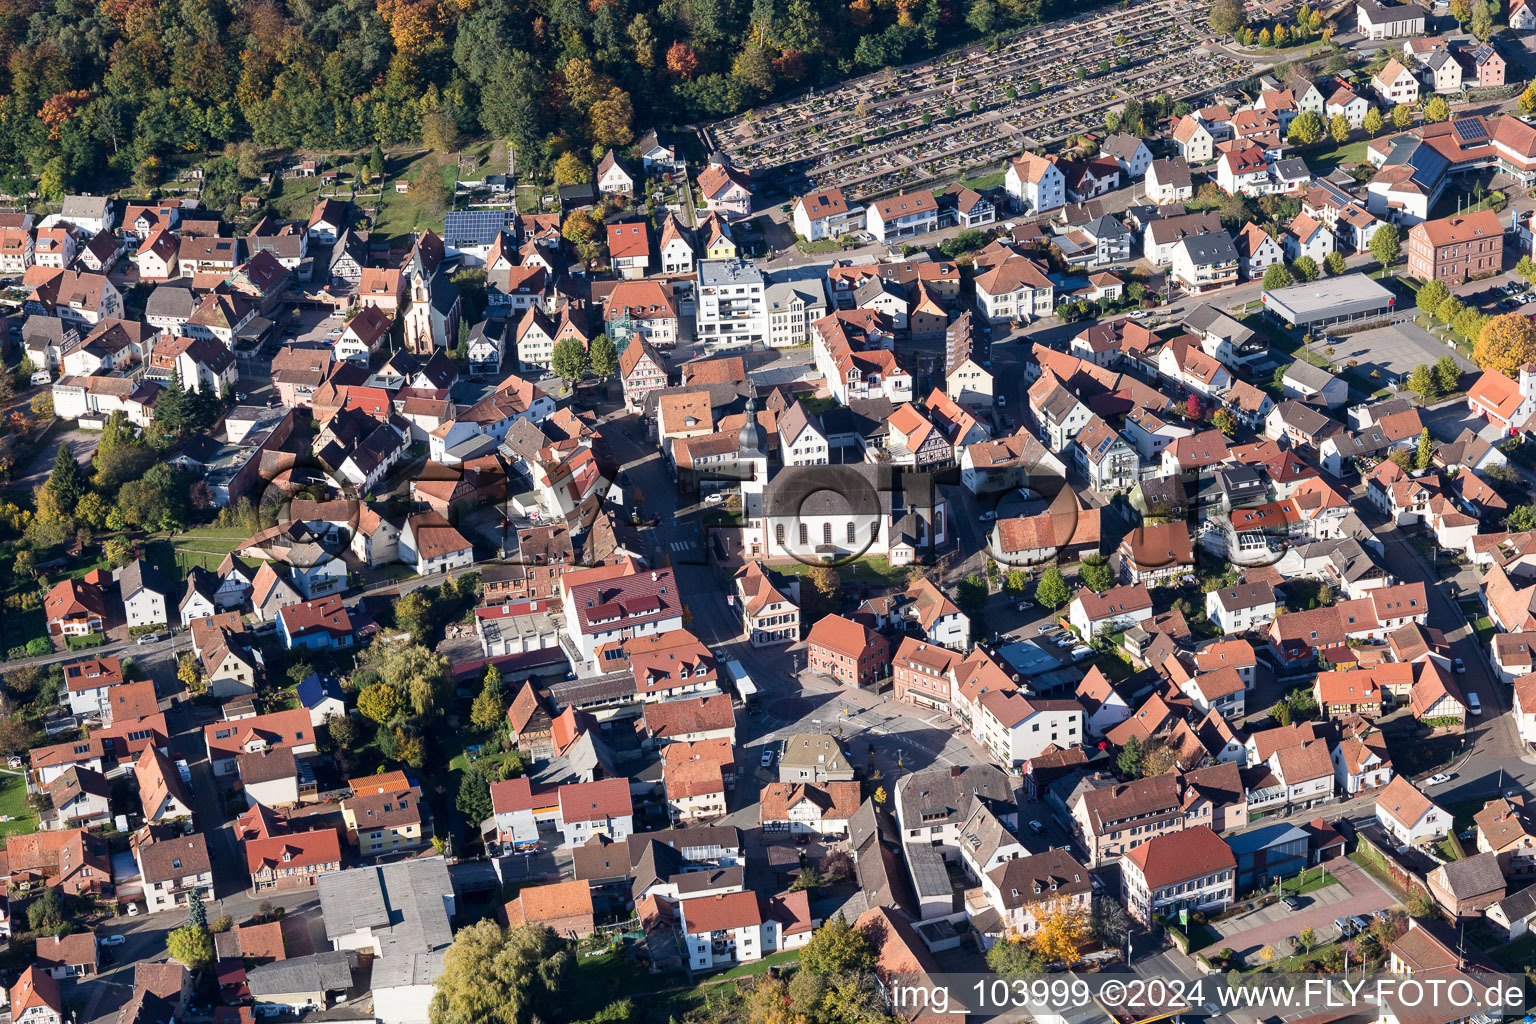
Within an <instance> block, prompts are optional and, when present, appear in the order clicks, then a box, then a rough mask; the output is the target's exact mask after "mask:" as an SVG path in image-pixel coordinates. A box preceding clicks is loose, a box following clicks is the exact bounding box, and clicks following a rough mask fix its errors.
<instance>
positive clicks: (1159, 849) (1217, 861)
mask: <svg viewBox="0 0 1536 1024" xmlns="http://www.w3.org/2000/svg"><path fill="white" fill-rule="evenodd" d="M1236 894H1237V858H1235V857H1233V856H1232V850H1231V848H1230V847H1228V846H1227V844H1226V843H1224V842H1222V839H1221V837H1220V836H1218V835H1217V834H1216V833H1215V832H1213V831H1211V828H1210V826H1209V825H1196V826H1194V827H1193V828H1186V829H1183V830H1181V831H1178V832H1171V833H1168V834H1167V835H1160V836H1154V837H1153V838H1151V839H1149V840H1147V841H1146V842H1145V843H1142V844H1141V845H1140V846H1138V847H1136V848H1135V849H1133V850H1131V851H1130V852H1129V853H1127V854H1126V855H1125V856H1124V857H1122V858H1121V859H1120V898H1121V901H1122V902H1124V903H1125V907H1126V909H1127V910H1129V911H1130V912H1131V916H1132V917H1134V918H1136V920H1138V921H1140V922H1142V923H1143V924H1147V925H1150V924H1152V923H1153V922H1154V921H1158V920H1165V919H1166V920H1172V919H1176V918H1177V917H1178V915H1179V913H1180V912H1181V911H1185V910H1204V911H1220V910H1224V909H1226V908H1227V907H1229V906H1231V905H1232V901H1233V898H1234V897H1235V896H1236Z"/></svg>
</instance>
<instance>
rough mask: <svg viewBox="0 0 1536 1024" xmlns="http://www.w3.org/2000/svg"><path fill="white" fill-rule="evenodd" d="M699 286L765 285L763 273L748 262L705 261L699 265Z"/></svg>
mask: <svg viewBox="0 0 1536 1024" xmlns="http://www.w3.org/2000/svg"><path fill="white" fill-rule="evenodd" d="M699 284H700V285H702V286H704V287H708V286H710V285H722V284H731V285H744V284H757V285H761V284H764V280H763V272H762V271H761V270H759V269H758V268H757V265H756V264H754V263H748V262H747V261H746V260H705V261H703V262H702V263H700V264H699Z"/></svg>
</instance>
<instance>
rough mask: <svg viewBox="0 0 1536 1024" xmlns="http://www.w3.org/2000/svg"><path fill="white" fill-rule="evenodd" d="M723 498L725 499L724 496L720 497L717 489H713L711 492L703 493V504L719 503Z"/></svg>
mask: <svg viewBox="0 0 1536 1024" xmlns="http://www.w3.org/2000/svg"><path fill="white" fill-rule="evenodd" d="M724 500H725V498H723V497H721V495H720V492H719V491H715V492H714V493H712V494H708V495H705V497H704V504H706V505H718V504H720V503H721V502H722V501H724Z"/></svg>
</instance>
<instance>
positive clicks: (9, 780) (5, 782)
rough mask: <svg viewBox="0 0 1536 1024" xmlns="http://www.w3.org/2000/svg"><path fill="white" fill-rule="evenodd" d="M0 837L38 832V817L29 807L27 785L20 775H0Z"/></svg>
mask: <svg viewBox="0 0 1536 1024" xmlns="http://www.w3.org/2000/svg"><path fill="white" fill-rule="evenodd" d="M0 816H4V817H6V818H8V819H10V820H9V821H0V836H20V835H26V834H27V833H29V832H36V831H37V815H36V814H35V813H33V811H32V808H30V807H28V806H27V784H26V783H25V782H24V781H22V778H21V776H20V775H12V774H10V773H9V772H6V773H4V774H0Z"/></svg>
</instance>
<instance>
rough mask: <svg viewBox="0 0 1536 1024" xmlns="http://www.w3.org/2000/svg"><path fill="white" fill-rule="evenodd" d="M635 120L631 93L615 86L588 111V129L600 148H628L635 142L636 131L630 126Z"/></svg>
mask: <svg viewBox="0 0 1536 1024" xmlns="http://www.w3.org/2000/svg"><path fill="white" fill-rule="evenodd" d="M634 119H635V108H634V105H633V104H632V103H631V102H630V99H629V93H627V92H625V91H624V90H623V89H620V88H619V87H618V86H614V87H612V88H611V89H609V90H608V92H607V94H606V95H605V96H604V97H603V98H602V99H600V100H598V101H597V102H596V103H593V104H592V106H591V107H590V108H589V109H588V110H587V127H588V130H589V131H590V132H591V133H592V141H593V142H594V143H596V144H597V145H599V146H604V147H608V146H627V145H629V144H630V143H631V142H633V141H634V138H635V131H634V129H633V128H632V127H631V126H630V125H631V122H633V121H634Z"/></svg>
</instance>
